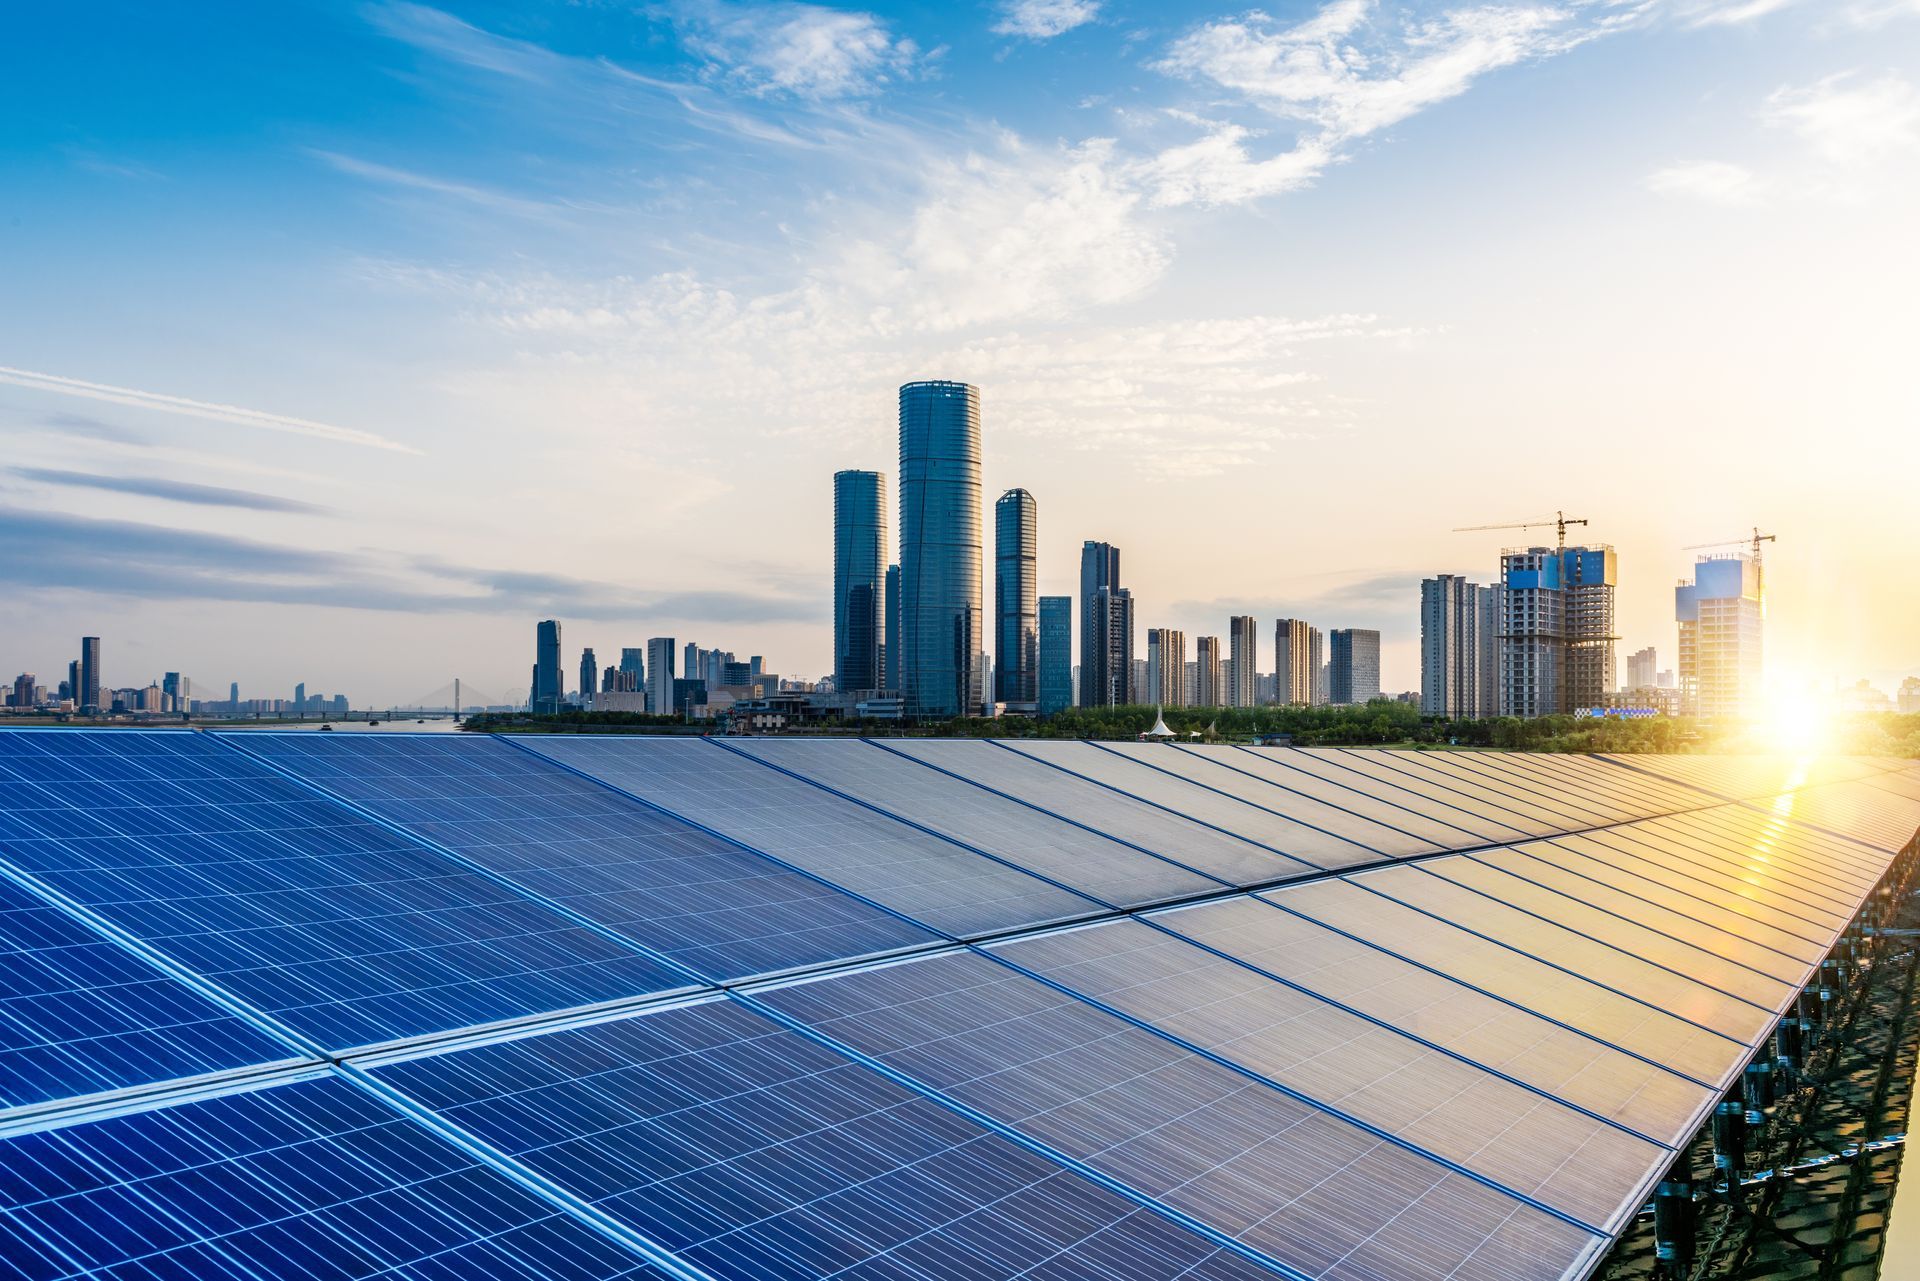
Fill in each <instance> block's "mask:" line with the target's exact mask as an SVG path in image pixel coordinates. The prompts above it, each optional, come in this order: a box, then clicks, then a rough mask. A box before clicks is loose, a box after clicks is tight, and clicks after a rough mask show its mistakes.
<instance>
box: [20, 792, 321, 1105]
mask: <svg viewBox="0 0 1920 1281" xmlns="http://www.w3.org/2000/svg"><path fill="white" fill-rule="evenodd" d="M17 830H18V829H16V828H15V826H14V825H13V823H12V821H11V820H10V818H9V817H8V815H7V814H6V813H4V812H0V849H4V848H10V847H11V846H12V844H13V840H14V836H13V833H14V832H16V831H17ZM290 1056H292V1051H290V1050H289V1049H288V1048H287V1047H286V1046H285V1045H283V1044H282V1043H281V1042H279V1041H277V1040H274V1039H273V1038H272V1037H269V1036H268V1035H266V1034H265V1033H264V1032H261V1031H259V1030H258V1029H256V1028H255V1027H254V1026H253V1025H252V1024H250V1023H248V1022H246V1021H245V1020H244V1019H241V1018H239V1017H238V1016H237V1015H235V1014H233V1013H231V1012H229V1011H228V1010H226V1009H224V1008H222V1007H221V1006H219V1005H216V1004H215V1003H214V1002H213V1001H211V1000H209V999H208V998H206V997H205V996H203V995H201V994H200V993H199V992H197V991H195V990H194V989H193V988H191V987H189V986H187V985H186V984H185V983H183V982H181V981H180V980H179V979H176V978H172V977H169V976H168V975H167V974H165V973H164V972H163V971H161V970H160V969H158V968H157V967H155V966H153V965H151V964H149V963H148V962H146V961H144V960H142V959H140V958H139V957H137V956H135V955H134V954H133V953H131V952H129V951H127V950H126V949H124V948H122V947H120V946H119V945H118V944H116V943H110V942H108V941H107V940H106V939H105V938H104V937H102V936H101V935H100V934H98V933H96V932H95V931H94V930H92V929H90V928H88V927H87V926H85V925H82V924H81V923H80V922H79V921H77V920H75V919H74V918H72V917H71V916H69V915H67V913H65V912H63V911H61V910H60V909H58V908H55V907H51V906H49V905H48V904H46V903H45V902H43V901H42V900H40V899H39V898H37V897H36V896H34V895H31V894H29V893H27V892H26V891H25V890H22V889H20V888H18V887H17V886H15V885H13V884H11V883H10V882H8V881H5V880H0V1108H10V1107H21V1106H24V1105H26V1104H31V1103H44V1102H47V1101H49V1100H52V1099H65V1098H71V1097H73V1096H75V1095H82V1094H95V1093H100V1092H103V1091H107V1090H120V1089H126V1088H128V1087H130V1086H135V1085H146V1084H151V1083H153V1082H156V1081H167V1080H172V1079H174V1078H176V1077H186V1076H199V1075H202V1074H205V1073H209V1072H221V1071H227V1070H230V1069H233V1068H240V1067H246V1066H248V1065H250V1064H255V1063H268V1062H274V1061H278V1060H282V1059H286V1058H289V1057H290Z"/></svg>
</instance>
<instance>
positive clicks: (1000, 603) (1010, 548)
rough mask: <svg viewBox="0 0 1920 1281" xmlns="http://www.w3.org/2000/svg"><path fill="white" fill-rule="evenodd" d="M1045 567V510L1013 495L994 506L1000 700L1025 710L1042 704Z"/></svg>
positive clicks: (995, 644) (1021, 491)
mask: <svg viewBox="0 0 1920 1281" xmlns="http://www.w3.org/2000/svg"><path fill="white" fill-rule="evenodd" d="M1039 563H1040V515H1039V508H1038V506H1037V505H1036V504H1035V503H1034V501H1033V495H1032V494H1029V493H1028V492H1027V491H1026V490H1024V489H1009V490H1008V491H1007V492H1006V493H1004V494H1002V495H1000V501H999V502H997V503H995V504H994V505H993V620H994V621H993V628H994V637H993V664H994V686H995V688H994V697H995V698H996V699H998V700H999V701H1000V702H1003V703H1006V704H1008V705H1010V706H1016V707H1021V708H1026V707H1031V706H1033V705H1034V704H1036V703H1038V702H1039V699H1040V603H1039V591H1040V584H1039V572H1040V569H1039Z"/></svg>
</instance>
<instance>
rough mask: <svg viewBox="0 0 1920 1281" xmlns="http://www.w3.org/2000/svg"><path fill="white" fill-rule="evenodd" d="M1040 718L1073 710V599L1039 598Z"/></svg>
mask: <svg viewBox="0 0 1920 1281" xmlns="http://www.w3.org/2000/svg"><path fill="white" fill-rule="evenodd" d="M1039 618H1040V664H1039V679H1038V689H1039V699H1040V714H1041V715H1042V716H1051V715H1053V714H1054V713H1055V712H1058V711H1063V710H1065V709H1066V708H1069V707H1071V706H1073V703H1074V697H1073V666H1074V663H1073V597H1071V596H1042V597H1041V598H1040V602H1039Z"/></svg>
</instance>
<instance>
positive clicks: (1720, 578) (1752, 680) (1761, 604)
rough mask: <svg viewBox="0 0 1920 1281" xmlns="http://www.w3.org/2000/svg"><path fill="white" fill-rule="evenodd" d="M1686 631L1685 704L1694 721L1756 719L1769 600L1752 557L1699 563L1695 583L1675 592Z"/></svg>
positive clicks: (1682, 643) (1682, 657)
mask: <svg viewBox="0 0 1920 1281" xmlns="http://www.w3.org/2000/svg"><path fill="white" fill-rule="evenodd" d="M1673 614H1674V618H1675V620H1676V621H1677V622H1678V623H1679V625H1680V703H1681V707H1682V708H1683V709H1684V710H1685V711H1686V712H1687V713H1688V714H1689V715H1693V716H1751V715H1753V714H1754V713H1755V712H1757V711H1758V710H1759V703H1760V678H1761V667H1762V659H1763V648H1764V645H1765V642H1766V635H1765V628H1766V599H1765V597H1764V595H1763V589H1762V585H1761V580H1760V566H1759V564H1758V563H1756V562H1755V561H1754V559H1753V558H1752V557H1751V556H1712V557H1707V558H1704V559H1702V560H1700V561H1698V562H1696V563H1695V565H1694V567H1693V581H1692V582H1691V583H1681V584H1680V585H1679V586H1678V587H1676V588H1675V589H1674V592H1673Z"/></svg>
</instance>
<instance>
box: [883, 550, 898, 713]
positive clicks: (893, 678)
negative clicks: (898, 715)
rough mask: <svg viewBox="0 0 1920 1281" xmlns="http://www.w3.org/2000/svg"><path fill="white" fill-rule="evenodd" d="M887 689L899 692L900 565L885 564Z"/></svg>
mask: <svg viewBox="0 0 1920 1281" xmlns="http://www.w3.org/2000/svg"><path fill="white" fill-rule="evenodd" d="M886 660H887V679H886V686H887V689H888V690H889V691H891V692H893V693H895V694H898V693H899V692H900V567H899V566H898V565H889V566H887V644H886Z"/></svg>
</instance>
